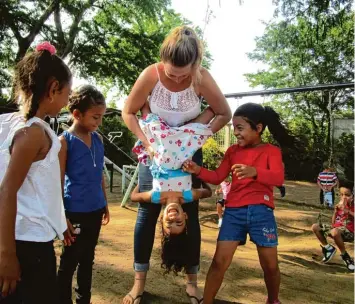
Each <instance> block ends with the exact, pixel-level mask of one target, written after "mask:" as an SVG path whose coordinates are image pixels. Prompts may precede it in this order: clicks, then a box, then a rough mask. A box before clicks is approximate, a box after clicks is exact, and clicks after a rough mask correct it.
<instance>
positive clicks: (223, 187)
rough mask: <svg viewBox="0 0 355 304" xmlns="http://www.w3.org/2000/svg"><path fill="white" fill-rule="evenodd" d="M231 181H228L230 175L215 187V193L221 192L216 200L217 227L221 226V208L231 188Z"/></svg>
mask: <svg viewBox="0 0 355 304" xmlns="http://www.w3.org/2000/svg"><path fill="white" fill-rule="evenodd" d="M231 185H232V183H231V182H230V177H227V178H226V179H225V180H224V181H223V182H222V183H221V184H220V186H219V187H218V188H216V192H215V193H216V194H221V193H222V194H223V196H222V199H219V200H217V201H216V206H217V214H218V228H221V226H222V219H223V209H224V203H225V201H226V199H227V195H228V193H229V191H230V189H231Z"/></svg>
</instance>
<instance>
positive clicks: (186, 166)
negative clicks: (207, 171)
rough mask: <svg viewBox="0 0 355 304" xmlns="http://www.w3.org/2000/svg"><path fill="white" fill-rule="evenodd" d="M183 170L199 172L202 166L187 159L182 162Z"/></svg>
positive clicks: (192, 172)
mask: <svg viewBox="0 0 355 304" xmlns="http://www.w3.org/2000/svg"><path fill="white" fill-rule="evenodd" d="M182 170H183V171H185V172H188V173H191V174H199V173H200V171H201V167H200V166H199V165H197V164H196V163H195V162H193V161H192V160H186V161H185V162H184V163H183V164H182Z"/></svg>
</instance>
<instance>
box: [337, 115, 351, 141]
mask: <svg viewBox="0 0 355 304" xmlns="http://www.w3.org/2000/svg"><path fill="white" fill-rule="evenodd" d="M333 128H334V129H333V138H334V139H338V138H339V137H340V136H341V134H342V133H354V120H353V119H351V118H335V119H334V127H333Z"/></svg>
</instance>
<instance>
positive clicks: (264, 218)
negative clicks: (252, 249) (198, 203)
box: [218, 204, 278, 247]
mask: <svg viewBox="0 0 355 304" xmlns="http://www.w3.org/2000/svg"><path fill="white" fill-rule="evenodd" d="M247 234H249V236H250V240H251V241H252V242H253V243H255V244H256V245H257V246H261V247H276V246H277V245H278V236H277V225H276V220H275V216H274V210H273V209H272V208H270V207H268V206H266V205H262V204H260V205H248V206H244V207H239V208H225V210H224V215H223V222H222V227H221V229H220V231H219V235H218V241H240V245H245V243H246V240H247Z"/></svg>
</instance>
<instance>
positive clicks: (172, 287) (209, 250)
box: [57, 177, 354, 304]
mask: <svg viewBox="0 0 355 304" xmlns="http://www.w3.org/2000/svg"><path fill="white" fill-rule="evenodd" d="M115 179H116V181H115V184H117V183H118V182H119V181H117V179H118V178H117V177H115ZM286 187H287V195H286V198H285V199H280V196H279V193H278V190H277V189H275V197H276V198H277V201H276V211H275V214H276V218H277V222H278V228H279V247H278V250H279V262H280V270H281V290H280V299H281V301H282V303H290V304H291V303H294V304H301V303H309V304H311V303H329V304H330V303H332V304H333V303H339V304H340V303H341V304H346V303H354V275H353V274H352V273H349V272H348V271H347V269H346V268H345V266H344V265H343V264H342V261H341V258H340V255H339V253H337V254H336V256H335V257H334V258H333V260H332V261H331V262H330V263H329V264H327V265H324V264H321V263H320V262H319V261H320V260H321V258H322V256H321V250H320V247H319V242H318V241H317V240H316V238H315V237H314V236H313V234H312V232H311V230H310V227H311V225H312V223H314V222H316V221H317V216H318V214H319V212H320V208H319V204H318V194H319V192H318V189H317V186H316V185H314V184H311V183H305V182H287V183H286ZM120 192H121V188H120V187H119V186H117V187H115V188H114V191H113V193H112V194H110V196H109V197H110V198H109V203H110V211H111V222H110V224H109V225H108V226H107V227H104V228H103V229H102V233H101V238H100V241H99V244H98V246H97V250H96V261H95V265H94V273H93V290H92V294H93V296H92V302H93V304H104V303H121V300H122V298H123V296H124V295H125V294H126V293H127V292H128V291H129V290H130V288H131V286H132V283H133V271H132V265H133V231H134V225H135V220H136V215H137V205H135V204H128V205H127V208H121V207H120V202H121V197H122V195H121V193H120ZM214 199H215V198H211V199H209V200H206V201H203V202H201V203H200V222H201V228H202V245H201V271H200V276H199V285H200V287H203V285H204V280H205V278H206V273H207V271H208V268H209V265H210V263H211V260H212V257H213V254H214V250H215V244H216V238H217V234H218V229H217V215H216V212H215V210H214V208H215V204H214ZM325 214H326V215H327V216H330V215H331V213H330V211H325ZM328 220H330V219H328ZM157 231H158V230H157ZM159 244H160V240H159V235H158V232H157V234H156V240H155V245H154V249H153V253H152V259H151V270H150V271H149V275H148V279H147V284H146V293H145V297H144V300H143V301H141V303H142V304H143V303H170V304H172V303H190V302H189V300H188V298H187V297H186V295H185V290H184V277H183V275H179V276H174V275H165V276H164V275H163V273H162V270H161V268H160V260H159V253H160V252H159ZM346 245H347V249H348V251H349V253H350V254H351V255H352V256H353V255H354V250H353V244H346ZM57 246H59V244H57ZM57 249H58V252H59V248H57ZM217 298H218V300H217V301H216V303H243V304H248V303H265V299H266V288H265V285H264V281H263V273H262V270H261V268H260V265H259V261H258V257H257V252H256V248H255V245H254V244H253V243H250V242H248V243H247V244H246V246H242V247H240V248H239V249H238V250H237V252H236V254H235V256H234V259H233V262H232V265H231V267H230V268H229V270H228V271H227V273H226V275H225V278H224V281H223V284H222V287H221V289H220V291H219V293H218V295H217Z"/></svg>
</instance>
